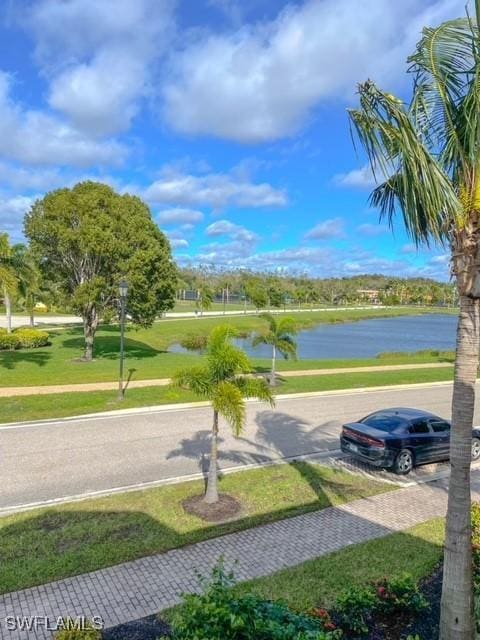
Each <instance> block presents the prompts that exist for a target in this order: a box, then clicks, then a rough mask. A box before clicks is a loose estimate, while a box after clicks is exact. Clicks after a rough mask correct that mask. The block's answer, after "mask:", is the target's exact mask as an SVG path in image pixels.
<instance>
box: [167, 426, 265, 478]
mask: <svg viewBox="0 0 480 640" xmlns="http://www.w3.org/2000/svg"><path fill="white" fill-rule="evenodd" d="M211 435H212V432H211V430H210V429H205V430H201V431H197V432H196V433H195V435H194V436H193V437H192V438H183V439H182V440H181V441H180V443H179V445H178V447H177V448H176V449H172V451H170V452H169V453H168V454H167V460H170V459H172V458H188V459H189V460H195V461H196V463H197V465H198V470H199V472H200V473H201V474H202V475H203V481H204V485H205V490H206V488H207V480H208V470H209V455H210V446H211ZM223 442H224V438H222V437H221V436H219V437H218V444H219V448H218V460H219V462H220V463H222V462H223V463H227V465H228V466H241V465H246V464H257V463H261V462H266V461H268V456H266V455H263V454H262V453H249V452H248V451H240V450H231V449H230V450H224V449H223V448H222V443H223ZM219 477H220V478H221V477H222V470H221V468H219Z"/></svg>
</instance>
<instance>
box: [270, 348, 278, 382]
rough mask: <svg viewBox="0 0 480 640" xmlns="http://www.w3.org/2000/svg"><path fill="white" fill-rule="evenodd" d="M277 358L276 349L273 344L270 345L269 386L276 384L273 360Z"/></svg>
mask: <svg viewBox="0 0 480 640" xmlns="http://www.w3.org/2000/svg"><path fill="white" fill-rule="evenodd" d="M276 359H277V349H276V347H275V345H273V347H272V371H271V373H270V386H271V387H274V386H275V385H276V384H277V378H276V373H275V361H276Z"/></svg>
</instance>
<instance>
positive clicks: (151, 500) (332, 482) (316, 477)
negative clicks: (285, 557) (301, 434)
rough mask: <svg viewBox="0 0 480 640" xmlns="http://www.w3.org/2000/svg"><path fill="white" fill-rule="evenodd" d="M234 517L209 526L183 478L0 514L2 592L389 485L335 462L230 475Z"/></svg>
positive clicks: (195, 489) (224, 485)
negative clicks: (190, 510) (237, 504)
mask: <svg viewBox="0 0 480 640" xmlns="http://www.w3.org/2000/svg"><path fill="white" fill-rule="evenodd" d="M220 486H221V491H223V492H227V493H229V494H231V495H233V496H235V497H236V498H237V499H238V500H240V501H241V502H242V504H243V506H244V513H243V514H242V515H241V517H240V518H239V519H238V520H235V521H233V522H229V523H226V524H223V525H215V526H214V525H211V524H208V523H205V522H203V521H202V520H200V519H198V518H196V517H195V516H191V515H189V514H187V513H185V512H184V510H183V508H182V506H181V504H182V502H183V501H184V500H185V499H186V498H187V497H189V496H192V495H196V494H199V493H201V492H202V491H203V482H185V483H182V484H177V485H171V486H164V487H159V488H155V489H148V490H145V491H137V492H132V493H124V494H119V495H114V496H109V497H106V498H101V499H95V500H86V501H83V502H77V503H70V504H67V505H63V506H59V507H55V508H49V509H42V510H37V511H30V512H25V513H19V514H15V515H11V516H6V517H2V518H0V562H1V566H2V570H1V571H0V592H2V593H5V592H8V591H13V590H17V589H22V588H25V587H29V586H33V585H36V584H43V583H45V582H49V581H51V580H57V579H60V578H64V577H67V576H72V575H75V574H78V573H84V572H87V571H93V570H95V569H100V568H102V567H107V566H111V565H114V564H118V563H120V562H125V561H127V560H133V559H134V558H139V557H141V556H145V555H149V554H153V553H157V552H161V551H166V550H167V549H173V548H176V547H180V546H183V545H186V544H191V543H194V542H199V541H201V540H206V539H208V538H212V537H215V536H219V535H223V534H225V533H230V532H232V531H239V530H242V529H246V528H248V527H252V526H256V525H259V524H263V523H266V522H272V521H275V520H280V519H282V518H286V517H291V516H294V515H299V514H301V513H306V512H309V511H315V510H318V509H323V508H325V507H328V506H330V505H338V504H342V503H345V502H348V501H351V500H355V499H357V498H361V497H367V496H371V495H375V494H378V493H382V492H385V491H390V490H392V489H393V488H394V487H392V485H389V484H386V483H380V482H374V481H372V480H368V479H366V478H363V477H361V476H355V475H352V474H349V473H346V472H343V471H340V470H337V469H331V468H328V467H324V466H321V465H317V464H308V463H304V462H298V463H294V464H281V465H275V466H269V467H263V468H260V469H252V470H248V471H242V472H238V473H232V474H228V475H226V476H224V477H223V479H222V480H221V485H220Z"/></svg>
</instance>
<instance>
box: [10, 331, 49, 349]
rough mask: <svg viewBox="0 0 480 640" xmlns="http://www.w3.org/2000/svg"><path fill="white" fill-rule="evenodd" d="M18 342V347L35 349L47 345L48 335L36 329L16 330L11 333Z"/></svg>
mask: <svg viewBox="0 0 480 640" xmlns="http://www.w3.org/2000/svg"><path fill="white" fill-rule="evenodd" d="M13 335H15V336H17V337H18V339H19V341H20V347H23V348H24V349H36V348H38V347H45V346H46V345H47V344H48V333H47V332H46V331H39V330H38V329H17V330H16V331H14V332H13Z"/></svg>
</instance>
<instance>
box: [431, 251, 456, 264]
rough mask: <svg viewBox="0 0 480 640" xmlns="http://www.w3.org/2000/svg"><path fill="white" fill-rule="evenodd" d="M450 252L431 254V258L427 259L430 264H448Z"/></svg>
mask: <svg viewBox="0 0 480 640" xmlns="http://www.w3.org/2000/svg"><path fill="white" fill-rule="evenodd" d="M450 259H451V258H450V254H448V253H444V254H442V255H440V256H433V257H432V258H430V260H429V264H432V265H439V264H447V265H448V264H450Z"/></svg>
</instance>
